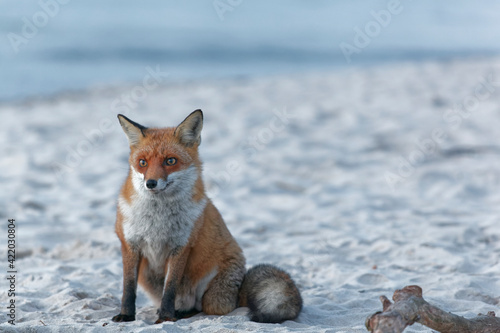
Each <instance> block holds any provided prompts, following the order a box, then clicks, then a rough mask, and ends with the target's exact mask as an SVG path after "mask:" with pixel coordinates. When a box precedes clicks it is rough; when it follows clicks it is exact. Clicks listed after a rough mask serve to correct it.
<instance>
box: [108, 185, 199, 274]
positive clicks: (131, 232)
mask: <svg viewBox="0 0 500 333" xmlns="http://www.w3.org/2000/svg"><path fill="white" fill-rule="evenodd" d="M184 185H188V186H187V189H189V191H181V193H178V195H169V194H168V193H159V194H156V195H154V194H151V193H147V192H145V190H143V189H141V188H136V190H138V191H137V192H136V194H134V196H133V198H132V202H131V203H130V204H128V203H127V202H126V201H125V199H124V198H122V197H120V198H119V199H118V207H119V209H120V212H121V213H122V215H123V232H124V236H125V239H126V240H127V242H128V243H129V244H131V245H132V247H134V248H136V249H138V250H139V251H140V252H141V254H142V255H143V256H145V257H146V258H147V259H148V261H149V264H150V267H151V268H152V269H153V270H156V271H158V272H162V271H164V269H165V261H166V259H167V257H168V256H169V255H170V253H171V251H172V250H174V249H176V248H179V247H183V246H185V245H186V244H187V242H188V240H189V237H190V235H191V231H192V229H193V226H194V224H195V222H196V220H197V219H198V218H199V217H200V215H201V213H202V212H203V210H204V208H205V206H206V202H207V201H206V199H202V200H200V201H198V202H195V201H193V200H192V198H191V195H189V194H190V193H191V188H192V187H190V186H189V185H191V184H184ZM134 187H135V186H134ZM185 189H186V188H185ZM182 192H185V193H182Z"/></svg>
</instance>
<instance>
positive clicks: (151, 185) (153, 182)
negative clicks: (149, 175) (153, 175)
mask: <svg viewBox="0 0 500 333" xmlns="http://www.w3.org/2000/svg"><path fill="white" fill-rule="evenodd" d="M157 184H158V182H157V181H156V180H154V179H148V180H147V181H146V187H147V188H149V189H150V190H152V189H154V188H155V187H156V185H157Z"/></svg>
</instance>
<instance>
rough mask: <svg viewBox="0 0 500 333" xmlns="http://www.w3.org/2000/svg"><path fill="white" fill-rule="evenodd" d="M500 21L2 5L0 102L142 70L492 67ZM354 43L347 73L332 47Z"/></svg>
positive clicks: (281, 6)
mask: <svg viewBox="0 0 500 333" xmlns="http://www.w3.org/2000/svg"><path fill="white" fill-rule="evenodd" d="M391 8H392V9H393V12H394V13H393V14H390V16H387V15H385V16H384V13H385V14H387V13H391V12H390V9H391ZM384 11H385V12H384ZM498 13H500V2H499V1H494V0H483V1H481V2H475V1H469V0H455V1H451V0H449V1H435V0H419V1H411V0H401V1H396V0H389V1H363V0H351V1H343V0H333V1H327V0H317V1H306V0H302V1H299V0H287V1H284V0H281V1H272V2H271V1H265V0H215V1H193V0H183V1H164V0H144V1H132V0H120V1H98V0H85V1H76V0H73V1H71V0H64V1H63V0H40V1H0V101H4V102H5V101H13V100H21V99H24V98H28V97H45V96H50V95H53V94H57V93H61V92H64V91H68V90H79V89H85V88H88V87H95V86H107V85H118V84H123V83H128V82H140V81H141V80H142V78H143V77H144V75H145V74H146V73H147V72H146V67H148V66H149V67H152V68H155V67H157V66H159V68H161V70H162V71H164V72H168V73H169V76H168V79H169V80H171V81H179V80H189V79H200V78H203V79H209V78H224V77H248V76H258V75H269V74H289V73H299V72H310V71H325V70H334V69H338V68H345V67H348V66H364V65H371V64H374V63H381V62H394V61H408V60H411V61H421V60H427V59H437V60H448V59H452V58H463V57H471V56H472V57H482V56H490V55H495V54H498V53H499V52H500V39H499V38H498V34H499V32H500V20H499V19H498ZM377 17H378V21H377ZM374 22H375V23H374ZM358 29H359V30H358ZM370 29H371V30H370ZM356 31H363V32H365V34H366V33H368V34H369V35H371V36H368V35H367V36H368V38H367V37H364V38H362V37H359V33H358V32H356ZM357 36H358V37H357ZM356 38H358V39H357V41H358V46H359V45H362V47H357V51H356V52H355V53H352V54H351V57H350V60H351V61H350V62H348V61H347V60H346V57H345V56H344V54H343V52H342V50H341V47H340V45H342V43H345V44H343V45H346V44H350V45H352V46H356V44H355V42H356ZM360 38H361V39H360ZM360 42H362V43H360Z"/></svg>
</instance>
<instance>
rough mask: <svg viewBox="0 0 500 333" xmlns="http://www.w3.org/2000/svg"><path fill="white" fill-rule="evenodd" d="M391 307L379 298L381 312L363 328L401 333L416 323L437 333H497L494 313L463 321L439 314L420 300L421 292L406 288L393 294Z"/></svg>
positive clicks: (499, 329)
mask: <svg viewBox="0 0 500 333" xmlns="http://www.w3.org/2000/svg"><path fill="white" fill-rule="evenodd" d="M392 299H393V301H394V303H391V301H390V300H388V299H387V297H385V296H381V297H380V301H381V302H382V309H383V311H382V312H377V313H374V314H373V315H371V316H370V317H368V318H367V319H366V323H365V324H366V328H367V329H368V331H370V332H373V333H401V332H403V331H404V329H405V328H406V327H408V326H410V325H413V324H414V323H420V324H422V325H425V326H427V327H429V328H431V329H433V330H436V331H438V332H441V333H500V318H497V317H495V313H494V312H488V314H487V315H481V314H479V315H478V316H477V317H476V318H473V319H466V318H464V317H460V316H457V315H454V314H452V313H449V312H446V311H443V310H441V309H440V308H438V307H435V306H433V305H431V304H429V303H427V302H426V301H425V300H424V299H423V298H422V288H420V287H419V286H407V287H404V288H403V289H401V290H396V291H395V292H394V295H393V296H392Z"/></svg>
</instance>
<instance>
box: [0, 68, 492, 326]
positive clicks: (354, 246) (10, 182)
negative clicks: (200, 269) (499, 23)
mask: <svg viewBox="0 0 500 333" xmlns="http://www.w3.org/2000/svg"><path fill="white" fill-rule="evenodd" d="M491 75H492V77H493V81H500V61H499V60H495V59H489V60H480V61H479V60H478V61H457V62H449V63H424V64H400V65H393V66H386V67H377V68H367V69H358V70H351V71H346V72H339V73H328V74H324V75H318V74H315V75H309V76H296V77H277V78H261V79H251V80H246V79H240V80H232V81H230V80H227V81H218V82H185V83H179V84H174V85H168V86H163V87H161V88H158V89H155V90H153V91H150V92H149V94H148V96H147V98H146V99H145V100H144V101H143V102H142V103H141V104H140V105H138V106H137V107H136V108H134V109H130V108H129V109H128V110H127V108H121V109H120V110H114V109H113V107H112V106H111V105H112V102H113V100H115V99H116V98H119V97H120V96H121V94H129V93H130V92H131V91H133V88H134V87H132V86H130V87H124V88H121V89H108V90H95V91H89V92H87V93H82V94H74V95H67V96H61V97H59V98H57V99H53V100H46V101H31V102H26V103H22V104H17V105H2V106H0V115H1V119H2V124H3V127H2V130H1V131H0V142H1V143H2V148H3V151H2V158H1V160H0V170H1V174H0V184H1V191H0V218H1V219H2V220H3V221H4V222H2V223H3V225H4V227H2V230H3V232H2V233H3V236H2V240H1V242H0V244H3V245H2V246H1V252H0V254H1V257H2V258H5V249H6V238H7V235H6V230H7V228H6V224H7V219H8V218H15V219H16V220H17V229H16V231H17V254H18V260H17V261H16V267H17V270H18V274H17V282H16V291H17V294H16V298H15V301H16V326H15V327H14V326H11V325H9V324H7V323H4V321H5V318H6V317H5V316H4V313H5V312H6V309H5V306H4V305H5V304H6V303H5V302H6V301H7V300H9V298H8V297H7V292H6V290H7V289H8V284H7V281H6V279H1V280H0V281H1V282H0V299H1V300H2V303H1V304H2V307H1V310H0V312H1V314H2V324H0V331H2V332H34V331H36V332H87V331H91V332H132V331H133V332H152V331H159V330H162V329H167V330H168V331H169V332H186V331H191V330H196V331H203V332H240V331H241V332H243V331H245V332H247V331H267V332H302V331H306V332H365V328H364V321H365V318H366V317H367V316H368V315H370V314H371V313H373V312H375V311H378V310H380V309H381V304H380V302H379V300H378V297H379V296H380V295H383V294H384V295H387V296H389V297H390V296H392V293H393V291H394V290H395V289H396V288H401V287H404V286H405V285H409V284H418V285H420V286H421V287H422V288H423V290H424V296H425V297H426V298H427V299H428V300H429V301H431V302H433V303H434V304H436V305H438V306H440V307H442V308H443V309H445V310H447V311H451V312H454V313H457V314H460V315H464V316H466V317H472V316H475V315H476V314H477V313H480V312H481V313H486V312H487V311H497V312H498V306H499V303H500V296H499V295H500V292H499V290H500V282H499V279H498V276H499V275H500V264H499V254H500V228H499V227H498V225H499V221H498V219H499V216H500V189H499V185H500V171H499V168H500V167H499V165H500V155H499V154H500V149H499V146H498V142H499V141H500V130H499V129H500V116H499V110H500V82H499V83H498V84H496V85H492V86H491V87H490V88H491V92H489V91H487V90H485V89H483V88H480V89H479V90H477V89H476V88H477V87H478V86H479V85H480V82H481V80H482V78H486V79H487V78H488V77H489V76H491ZM476 90H477V93H479V94H480V96H481V98H482V100H481V101H480V102H479V103H478V104H477V105H476V107H475V108H474V109H473V112H471V113H470V114H469V115H465V117H458V118H457V116H456V115H455V116H454V117H455V118H453V115H451V114H446V113H447V112H451V111H450V110H452V107H453V105H455V104H456V103H463V102H465V103H472V102H474V94H475V91H476ZM196 108H202V109H203V110H204V113H205V126H204V130H203V136H202V137H203V142H202V146H201V155H202V158H203V160H204V163H205V179H206V182H207V184H208V185H209V189H210V193H211V196H212V197H213V199H214V202H215V204H216V206H217V207H218V208H219V210H220V211H221V213H222V214H223V216H224V218H225V220H226V223H227V225H228V227H229V229H230V230H231V232H232V233H233V235H234V236H235V237H236V239H237V240H238V242H239V243H240V245H241V246H242V247H243V249H244V252H245V254H246V257H247V263H248V265H249V266H251V265H254V264H257V263H261V262H269V263H273V264H276V265H279V266H281V267H282V268H284V269H286V270H287V271H288V272H290V274H291V275H292V276H293V278H294V279H295V281H296V282H297V284H298V286H299V288H300V289H301V291H302V295H303V298H304V310H303V312H302V313H301V315H300V317H299V318H298V320H296V321H288V322H285V323H283V324H281V325H269V324H257V323H253V322H250V321H249V320H248V319H247V318H246V317H245V316H244V313H245V309H238V310H236V311H235V312H234V313H232V314H231V315H229V316H222V317H214V316H205V315H198V316H195V317H193V318H191V319H187V320H180V321H178V322H176V323H165V324H162V325H156V326H154V325H151V324H152V323H153V322H154V320H155V319H156V309H155V308H154V307H153V305H152V303H151V302H150V301H149V300H148V299H147V297H146V296H145V294H144V293H143V292H142V291H141V292H139V296H138V300H137V308H138V313H137V320H136V321H135V322H132V323H120V324H117V323H113V322H111V317H112V316H113V315H115V314H117V313H118V312H119V309H120V298H121V283H122V269H121V256H120V250H119V242H118V239H117V237H116V236H115V234H114V231H113V228H114V215H115V204H116V196H117V193H118V190H119V188H120V186H121V183H122V181H123V180H124V178H125V176H126V173H127V168H128V165H127V158H128V146H127V140H126V137H125V135H124V134H123V133H122V131H121V129H120V127H119V124H118V121H117V120H116V113H117V112H116V111H119V112H123V113H125V114H126V115H127V116H129V117H130V118H132V119H133V120H136V121H137V122H139V123H142V124H144V125H147V126H154V125H155V126H169V125H176V124H177V123H179V122H180V121H181V120H182V119H184V117H185V116H186V115H187V114H188V113H189V112H191V111H192V110H194V109H196ZM273 110H274V111H276V112H283V110H287V112H288V113H290V114H292V115H293V118H290V119H289V120H288V123H286V124H284V125H283V123H281V122H279V121H276V120H273V119H274V117H275V113H273ZM444 114H446V117H445V118H443V115H444ZM103 119H104V121H106V119H109V121H110V122H111V124H112V129H111V130H110V131H109V132H107V133H105V135H103V137H102V138H99V137H97V142H95V143H94V144H90V145H89V144H88V142H87V143H85V141H86V140H87V139H86V137H85V136H84V134H83V132H87V131H91V130H96V129H98V128H99V124H100V122H101V121H103ZM447 119H448V120H447ZM450 121H452V122H451V123H450ZM459 121H460V123H458V122H459ZM439 129H441V131H442V133H444V134H445V135H446V138H445V139H444V140H443V141H440V142H439V146H437V148H436V149H431V148H432V146H428V147H429V150H428V151H426V152H425V154H424V153H419V152H418V149H420V148H419V147H418V143H419V142H427V143H429V139H430V138H432V133H433V132H436V131H438V130H439ZM249 140H250V141H253V142H254V143H253V145H254V146H256V147H258V149H255V148H251V147H252V146H251V145H250V144H249V143H248V141H249ZM68 149H69V150H68ZM85 149H87V150H90V151H88V152H87V151H86V150H85ZM424 149H425V148H424ZM72 150H80V153H82V154H81V155H83V156H80V159H81V160H79V161H78V160H77V161H76V162H77V163H74V165H73V167H72V172H71V173H67V174H64V175H63V176H62V178H58V177H56V175H55V173H54V172H53V169H52V167H53V163H54V162H59V163H64V164H66V163H67V161H66V160H67V159H68V158H69V160H70V162H71V158H75V156H72V155H71V154H70V153H69V151H72ZM72 154H74V153H72ZM410 156H411V158H417V159H418V158H419V157H422V159H421V160H419V161H417V162H418V163H417V166H416V167H415V168H413V169H411V170H409V169H408V168H406V169H405V168H402V169H401V170H400V171H401V172H402V173H404V176H407V177H406V178H404V181H403V182H400V183H398V184H396V186H395V188H394V189H392V188H391V186H389V184H388V182H387V181H386V176H387V173H388V172H391V173H393V175H397V174H398V168H400V166H401V163H402V162H401V161H400V159H401V158H403V157H404V158H405V159H408V158H409V157H410ZM72 162H75V161H72ZM235 165H236V166H238V168H237V171H234V167H235ZM406 167H407V166H406ZM217 182H218V183H217ZM0 270H1V271H2V272H6V271H7V262H6V260H5V259H4V260H3V261H2V263H0ZM2 276H3V274H2ZM105 324H107V325H105ZM103 325H105V327H103ZM407 331H408V332H421V331H424V332H429V331H430V330H429V329H427V328H424V327H422V326H419V325H415V326H413V327H411V328H409V329H407Z"/></svg>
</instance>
